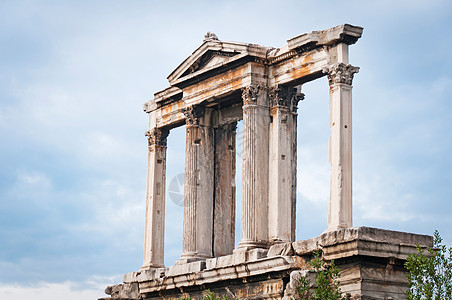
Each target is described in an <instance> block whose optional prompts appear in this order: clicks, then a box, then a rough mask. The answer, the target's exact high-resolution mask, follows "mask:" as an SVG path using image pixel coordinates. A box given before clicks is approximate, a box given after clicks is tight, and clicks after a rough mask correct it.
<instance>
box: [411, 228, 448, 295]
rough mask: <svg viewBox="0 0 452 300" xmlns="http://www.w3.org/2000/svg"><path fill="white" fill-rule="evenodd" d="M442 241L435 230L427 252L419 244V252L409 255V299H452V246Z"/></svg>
mask: <svg viewBox="0 0 452 300" xmlns="http://www.w3.org/2000/svg"><path fill="white" fill-rule="evenodd" d="M442 241H443V239H442V238H441V236H440V235H439V232H438V231H437V230H435V233H434V236H433V247H429V248H428V249H427V253H425V251H424V250H423V249H422V248H421V247H420V246H419V245H417V246H416V248H417V251H418V254H415V255H409V256H408V258H407V260H406V262H405V267H406V269H407V270H408V274H407V277H408V285H409V289H408V291H407V292H406V295H407V299H409V300H421V299H435V300H439V299H452V248H447V247H446V246H445V245H442V244H441V242H442Z"/></svg>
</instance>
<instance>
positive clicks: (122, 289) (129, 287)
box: [105, 282, 140, 300]
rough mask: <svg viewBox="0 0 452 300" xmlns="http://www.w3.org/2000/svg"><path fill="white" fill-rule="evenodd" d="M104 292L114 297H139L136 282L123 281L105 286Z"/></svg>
mask: <svg viewBox="0 0 452 300" xmlns="http://www.w3.org/2000/svg"><path fill="white" fill-rule="evenodd" d="M105 294H107V295H110V296H111V298H114V299H137V300H138V299H140V292H139V289H138V283H136V282H134V283H124V284H116V285H113V286H107V288H106V289H105Z"/></svg>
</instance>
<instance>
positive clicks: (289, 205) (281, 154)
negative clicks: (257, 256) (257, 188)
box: [268, 86, 303, 243]
mask: <svg viewBox="0 0 452 300" xmlns="http://www.w3.org/2000/svg"><path fill="white" fill-rule="evenodd" d="M302 96H303V94H301V93H299V92H298V89H297V88H294V87H282V86H277V87H274V88H272V89H271V90H270V92H269V98H270V115H271V116H272V122H271V123H270V143H269V144H270V158H269V199H268V201H269V205H268V207H269V211H268V224H269V240H270V242H271V243H278V242H291V241H294V240H295V215H296V213H295V209H296V188H297V187H296V184H297V178H296V174H297V104H298V101H299V100H300V99H302Z"/></svg>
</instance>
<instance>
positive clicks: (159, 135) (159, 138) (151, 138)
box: [144, 128, 169, 146]
mask: <svg viewBox="0 0 452 300" xmlns="http://www.w3.org/2000/svg"><path fill="white" fill-rule="evenodd" d="M168 134H169V130H168V129H167V128H154V129H152V130H148V131H146V133H145V134H144V135H145V136H147V137H148V144H149V146H166V138H167V137H168Z"/></svg>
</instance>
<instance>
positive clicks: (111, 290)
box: [103, 24, 432, 299]
mask: <svg viewBox="0 0 452 300" xmlns="http://www.w3.org/2000/svg"><path fill="white" fill-rule="evenodd" d="M362 30H363V29H362V28H361V27H357V26H352V25H348V24H345V25H340V26H336V27H334V28H330V29H327V30H322V31H313V32H311V33H305V34H301V35H299V36H296V37H294V38H291V39H289V40H287V43H286V44H285V45H283V46H282V47H281V48H269V47H263V46H260V45H256V44H247V43H237V42H225V41H221V40H219V39H218V37H217V36H216V35H215V34H213V33H210V32H209V33H207V34H206V35H205V37H204V41H203V43H202V44H201V46H199V47H198V48H197V49H196V50H195V51H194V52H193V54H192V55H190V56H189V57H188V58H187V59H185V60H184V61H183V62H182V63H181V64H180V65H179V66H178V67H177V68H176V69H175V70H174V71H173V72H172V73H171V74H170V75H169V76H168V81H169V84H170V86H169V87H168V88H167V89H165V90H163V91H160V92H157V93H156V94H155V95H154V98H153V99H152V100H150V101H148V102H146V103H145V104H144V110H145V112H146V113H148V114H149V124H150V128H149V131H147V132H146V135H147V137H148V141H149V145H148V147H149V151H148V174H147V192H146V195H147V196H146V220H145V240H144V261H143V266H142V267H141V270H139V271H137V272H132V273H129V274H126V275H124V279H123V283H122V284H118V285H115V286H111V287H107V289H106V293H107V294H109V295H111V298H115V299H181V298H187V297H192V298H193V299H199V298H201V296H202V293H203V292H204V291H205V290H207V289H209V290H210V291H213V292H215V293H216V294H217V295H222V296H228V297H229V298H231V299H232V298H238V299H247V298H252V299H292V297H294V298H295V299H296V297H297V295H296V293H295V287H296V284H297V280H296V278H297V276H298V274H299V273H300V271H301V270H306V269H307V268H308V266H307V264H306V261H308V260H309V259H310V258H311V257H312V255H313V251H318V250H321V251H322V257H323V259H324V260H326V261H330V260H331V259H334V260H335V261H336V264H337V265H338V266H339V268H340V269H341V272H342V276H341V289H342V291H343V292H344V293H349V294H350V295H351V296H352V298H353V299H404V291H405V290H406V288H407V280H406V278H405V269H404V267H403V263H404V260H405V259H406V257H407V255H408V254H410V253H415V251H416V250H415V245H416V243H419V244H420V245H422V246H429V245H431V244H432V238H431V237H429V236H423V235H415V234H410V233H403V232H394V231H388V230H382V229H375V228H368V227H360V228H354V227H352V226H353V223H352V81H353V76H354V74H356V73H357V72H358V70H359V68H358V67H355V66H352V65H351V64H349V57H348V49H349V46H350V45H353V44H355V43H356V42H357V41H358V39H359V38H360V37H361V34H362ZM323 76H327V77H328V83H329V126H330V128H331V137H330V140H329V162H330V165H331V178H330V199H329V207H328V228H325V231H324V233H323V234H322V235H321V236H319V237H316V238H312V239H309V240H305V241H295V218H296V211H295V207H296V184H297V180H296V174H297V172H296V170H297V159H296V157H297V155H296V150H297V105H298V102H299V101H300V100H302V99H303V97H304V95H303V94H302V93H301V86H302V85H303V84H304V83H306V82H309V81H312V80H315V79H318V78H320V77H323ZM325 113H326V112H325ZM240 120H243V148H242V149H241V151H242V183H241V184H242V193H241V198H240V203H241V234H240V243H239V244H238V247H237V248H235V246H234V241H235V236H234V235H235V221H234V220H235V213H236V212H235V201H236V200H235V197H236V191H235V172H236V162H235V159H236V126H237V122H238V121H240ZM183 125H185V126H186V148H185V177H184V178H185V179H184V180H185V182H184V219H183V249H182V255H181V257H180V259H179V260H178V261H177V262H176V263H175V264H174V265H173V266H169V267H166V268H165V266H164V245H163V242H164V228H165V186H166V178H165V177H166V174H165V173H166V171H165V169H166V149H167V145H166V139H167V136H168V134H169V133H170V131H171V129H173V128H175V127H179V126H183ZM103 299H110V298H103Z"/></svg>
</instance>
